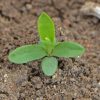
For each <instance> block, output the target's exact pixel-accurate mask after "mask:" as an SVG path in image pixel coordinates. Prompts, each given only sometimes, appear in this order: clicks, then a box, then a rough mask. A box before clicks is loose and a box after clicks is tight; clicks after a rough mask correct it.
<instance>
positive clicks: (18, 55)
mask: <svg viewBox="0 0 100 100" xmlns="http://www.w3.org/2000/svg"><path fill="white" fill-rule="evenodd" d="M46 55H47V54H46V52H45V50H44V49H43V48H41V47H40V46H39V45H25V46H21V47H19V48H16V49H15V50H14V51H12V52H11V53H10V54H9V56H8V58H9V60H10V61H11V62H13V63H17V64H22V63H27V62H29V61H32V60H37V59H40V58H42V57H44V56H46Z"/></svg>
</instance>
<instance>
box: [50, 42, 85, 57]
mask: <svg viewBox="0 0 100 100" xmlns="http://www.w3.org/2000/svg"><path fill="white" fill-rule="evenodd" d="M84 51H85V49H84V47H83V46H81V45H80V44H78V43H75V42H61V43H59V44H58V45H57V46H56V47H55V48H54V50H53V52H52V55H53V56H57V57H66V58H68V57H79V56H81V55H82V54H83V53H84Z"/></svg>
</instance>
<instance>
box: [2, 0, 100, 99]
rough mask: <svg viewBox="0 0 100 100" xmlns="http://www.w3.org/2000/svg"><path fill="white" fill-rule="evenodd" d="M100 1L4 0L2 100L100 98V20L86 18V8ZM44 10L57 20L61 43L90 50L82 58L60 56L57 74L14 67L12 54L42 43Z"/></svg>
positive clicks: (27, 66)
mask: <svg viewBox="0 0 100 100" xmlns="http://www.w3.org/2000/svg"><path fill="white" fill-rule="evenodd" d="M87 1H92V2H95V3H98V4H100V0H62V1H61V0H0V100H100V19H98V18H96V17H93V16H86V15H82V14H81V12H80V9H81V7H82V6H83V5H84V4H85V3H86V2H87ZM42 11H45V12H47V13H48V14H49V15H50V16H51V17H52V18H53V20H54V22H55V26H56V36H57V39H58V40H59V41H69V40H71V41H75V42H78V43H80V44H82V45H83V46H84V47H85V48H86V52H85V54H84V55H83V56H82V57H80V58H75V59H74V58H68V59H64V58H60V59H58V60H59V68H58V70H57V72H56V73H55V75H54V76H52V77H46V76H45V75H44V74H43V73H42V71H41V68H40V62H41V60H38V61H33V62H29V63H27V64H21V65H17V64H13V63H11V62H9V61H8V58H7V56H8V54H9V51H11V50H13V49H15V48H16V47H19V46H22V45H24V44H33V43H37V42H38V40H39V37H38V32H37V18H38V16H39V15H40V13H41V12H42Z"/></svg>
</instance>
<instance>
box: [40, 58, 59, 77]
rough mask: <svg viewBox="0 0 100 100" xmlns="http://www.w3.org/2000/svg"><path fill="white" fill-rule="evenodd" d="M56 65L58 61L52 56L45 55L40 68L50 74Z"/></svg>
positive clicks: (55, 68)
mask: <svg viewBox="0 0 100 100" xmlns="http://www.w3.org/2000/svg"><path fill="white" fill-rule="evenodd" d="M57 67H58V61H57V59H56V58H54V57H46V58H44V59H43V61H42V70H43V72H44V74H45V75H47V76H52V75H53V74H54V73H55V72H56V70H57Z"/></svg>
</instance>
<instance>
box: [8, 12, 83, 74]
mask: <svg viewBox="0 0 100 100" xmlns="http://www.w3.org/2000/svg"><path fill="white" fill-rule="evenodd" d="M38 32H39V36H40V41H39V42H38V44H30V45H24V46H21V47H19V48H16V49H15V50H14V51H12V52H10V54H9V56H8V58H9V60H10V61H11V62H13V63H16V64H22V63H27V62H29V61H33V60H37V59H41V58H43V60H42V63H41V67H42V71H43V73H44V74H45V75H47V76H52V75H53V74H54V73H55V72H56V70H57V67H58V61H57V58H56V57H65V58H69V57H78V56H81V55H82V54H83V53H84V51H85V49H84V47H83V46H81V45H80V44H78V43H75V42H68V41H67V42H57V41H56V37H55V26H54V22H53V21H52V19H51V18H50V17H49V16H48V15H47V14H46V13H45V12H43V13H42V14H41V15H40V17H39V19H38Z"/></svg>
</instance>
